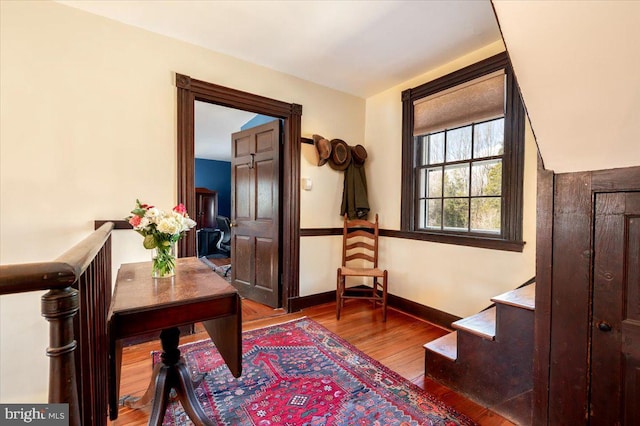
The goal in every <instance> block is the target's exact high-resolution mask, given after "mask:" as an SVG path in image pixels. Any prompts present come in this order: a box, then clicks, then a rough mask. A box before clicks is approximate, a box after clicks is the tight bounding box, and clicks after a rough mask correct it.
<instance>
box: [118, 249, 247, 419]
mask: <svg viewBox="0 0 640 426" xmlns="http://www.w3.org/2000/svg"><path fill="white" fill-rule="evenodd" d="M241 315H242V310H241V307H240V296H239V295H238V293H237V291H236V289H235V288H233V287H232V286H231V285H229V283H227V282H226V281H225V280H224V279H222V278H221V277H220V276H218V274H216V273H215V272H213V271H212V270H211V269H210V268H209V267H208V266H206V265H205V264H203V263H202V262H201V261H200V260H199V259H197V258H195V257H189V258H181V259H177V265H176V275H175V276H174V277H171V278H160V279H154V278H152V277H151V262H143V263H129V264H124V265H122V266H121V267H120V270H119V271H118V277H117V279H116V284H115V291H114V294H113V297H112V302H111V309H110V311H109V321H108V328H109V341H110V348H109V350H110V355H111V356H110V372H109V373H110V374H109V376H110V378H111V380H110V381H109V414H110V418H111V420H115V419H116V418H117V417H118V399H119V398H118V397H119V395H118V394H119V388H120V364H121V361H122V339H124V338H127V337H131V336H136V335H140V334H145V333H148V332H150V331H161V333H160V340H161V342H162V349H163V352H162V355H161V359H162V362H159V363H157V364H156V365H155V367H154V371H153V375H152V377H151V383H149V388H148V389H147V391H146V392H145V394H144V395H143V396H142V397H141V398H139V399H136V400H129V403H128V404H127V405H128V406H130V407H133V408H138V407H141V406H143V405H145V404H147V403H149V402H150V401H151V400H152V399H153V406H152V409H151V415H150V417H149V424H150V425H161V424H162V419H163V417H164V413H165V410H166V406H167V402H168V399H169V393H170V390H171V388H175V389H176V393H177V395H178V398H179V400H180V402H181V403H182V406H183V407H184V409H185V411H186V412H187V414H188V415H189V417H190V418H191V420H192V421H193V422H194V423H195V424H196V425H201V424H203V425H209V424H212V423H211V421H210V420H209V419H207V417H206V415H205V413H204V411H203V410H202V407H200V404H199V403H198V401H197V399H196V397H195V394H194V386H193V383H192V382H191V377H190V375H189V372H188V370H187V368H186V366H185V364H184V359H183V358H182V357H181V356H180V350H179V349H178V343H179V342H178V340H179V334H180V331H179V330H178V327H180V326H182V325H188V324H192V323H194V322H202V323H203V325H204V327H205V329H206V330H207V333H209V336H210V337H211V339H212V340H213V342H214V343H215V345H216V347H217V349H218V351H219V352H220V354H221V355H222V358H223V359H224V361H225V362H226V363H227V366H228V367H229V370H230V371H231V373H232V374H233V375H234V376H235V377H239V376H240V374H241V373H242V318H241Z"/></svg>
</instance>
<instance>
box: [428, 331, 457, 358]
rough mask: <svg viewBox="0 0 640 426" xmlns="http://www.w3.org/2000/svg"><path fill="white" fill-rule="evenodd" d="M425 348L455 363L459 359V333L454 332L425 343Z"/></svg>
mask: <svg viewBox="0 0 640 426" xmlns="http://www.w3.org/2000/svg"><path fill="white" fill-rule="evenodd" d="M424 348H425V349H427V350H430V351H431V352H435V353H437V354H439V355H442V356H443V357H445V358H448V359H450V360H451V361H455V360H456V359H457V358H458V332H457V331H454V332H453V333H449V334H445V335H444V336H442V337H439V338H437V339H435V340H432V341H430V342H429V343H425V344H424Z"/></svg>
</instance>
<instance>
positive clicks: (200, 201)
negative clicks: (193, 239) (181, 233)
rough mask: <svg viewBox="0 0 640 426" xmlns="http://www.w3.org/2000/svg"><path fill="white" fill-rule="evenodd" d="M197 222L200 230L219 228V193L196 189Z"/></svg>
mask: <svg viewBox="0 0 640 426" xmlns="http://www.w3.org/2000/svg"><path fill="white" fill-rule="evenodd" d="M196 206H197V214H196V222H197V223H198V229H202V228H212V229H215V228H217V227H218V224H217V221H216V216H217V215H218V192H217V191H211V190H209V189H207V188H196Z"/></svg>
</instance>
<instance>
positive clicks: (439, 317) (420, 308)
mask: <svg viewBox="0 0 640 426" xmlns="http://www.w3.org/2000/svg"><path fill="white" fill-rule="evenodd" d="M389 306H392V307H394V308H396V309H398V310H400V311H402V312H405V313H407V314H411V315H413V316H415V317H418V318H420V319H423V320H425V321H429V322H430V323H433V324H436V325H439V326H440V327H443V328H446V329H447V330H452V328H451V323H452V322H455V321H458V320H459V319H461V317H458V316H455V315H452V314H450V313H448V312H444V311H441V310H439V309H436V308H432V307H431V306H427V305H421V304H420V303H417V302H414V301H412V300H409V299H405V298H402V297H400V296H394V295H393V294H389ZM452 331H453V330H452Z"/></svg>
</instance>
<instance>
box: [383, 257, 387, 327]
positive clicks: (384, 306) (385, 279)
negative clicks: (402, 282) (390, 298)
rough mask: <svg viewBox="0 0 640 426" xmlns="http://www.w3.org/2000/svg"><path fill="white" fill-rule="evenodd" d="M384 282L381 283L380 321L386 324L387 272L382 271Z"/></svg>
mask: <svg viewBox="0 0 640 426" xmlns="http://www.w3.org/2000/svg"><path fill="white" fill-rule="evenodd" d="M383 279H384V282H383V283H382V321H383V322H387V271H386V269H385V271H384V278H383Z"/></svg>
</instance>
